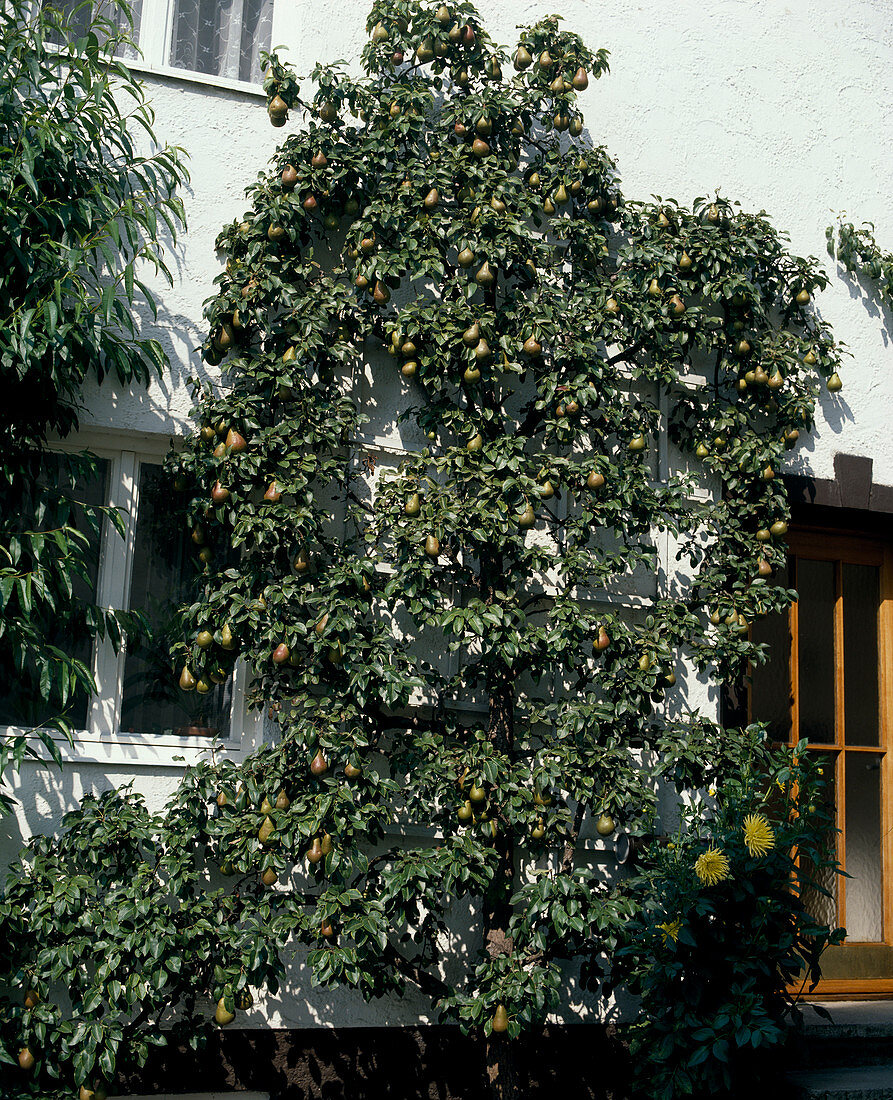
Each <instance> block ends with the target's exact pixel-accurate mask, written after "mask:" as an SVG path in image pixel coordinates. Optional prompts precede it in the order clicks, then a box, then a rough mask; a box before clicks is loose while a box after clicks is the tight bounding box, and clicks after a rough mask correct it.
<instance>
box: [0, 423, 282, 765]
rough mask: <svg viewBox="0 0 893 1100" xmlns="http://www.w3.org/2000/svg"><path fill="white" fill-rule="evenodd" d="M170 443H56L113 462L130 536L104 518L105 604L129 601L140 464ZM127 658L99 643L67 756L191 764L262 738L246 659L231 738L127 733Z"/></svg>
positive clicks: (238, 675) (120, 438)
mask: <svg viewBox="0 0 893 1100" xmlns="http://www.w3.org/2000/svg"><path fill="white" fill-rule="evenodd" d="M170 441H171V437H170V436H158V435H152V434H149V433H145V434H142V433H136V432H129V433H121V432H102V433H100V432H95V433H94V432H89V433H88V432H82V433H81V434H79V435H76V436H70V437H68V438H67V439H65V440H61V441H58V442H54V443H52V444H51V446H52V448H53V450H57V451H62V452H68V453H72V452H73V453H77V452H80V451H84V450H89V451H90V453H91V454H94V455H95V456H96V457H97V458H101V459H105V460H106V461H107V462H108V463H109V467H108V486H109V490H108V499H107V500H106V503H107V504H110V505H112V506H113V507H116V508H118V509H120V513H121V515H122V516H123V517H124V519H125V524H126V526H125V535H124V537H123V538H122V537H121V535H120V534H119V532H118V531H117V529H116V528H115V526H114V524H112V523H111V522H110V521H108V520H106V521H105V522H104V523H103V529H102V534H101V540H100V550H99V573H98V578H97V586H96V597H95V599H96V603H97V604H98V605H99V606H100V607H120V608H126V607H127V600H128V597H129V593H130V581H131V576H132V573H133V557H134V548H135V545H136V524H137V516H138V510H139V480H140V467H141V465H142V464H143V463H148V464H152V465H158V464H160V463H161V462H162V461H163V459H164V456H165V455H166V454H167V452H168V450H169V449H170ZM126 657H127V653H126V650H125V649H124V648H123V647H122V649H121V650H120V651H118V652H116V651H115V647H114V645H113V643H112V642H111V640H110V639H109V638H102V639H96V641H95V642H94V645H93V676H94V679H95V681H96V693H95V694H94V695H92V696H91V699H90V702H89V705H88V710H87V728H86V729H82V730H75V731H74V743H73V744H70V743H69V742H68V740H67V739H66V738H65V737H64V736H63V735H62V734H59V733H56V732H55V731H54V732H53V734H52V736H53V740H54V741H56V742H57V744H58V747H59V751H60V753H61V756H62V759H63V761H67V762H75V763H77V762H81V763H101V764H128V765H133V764H147V765H151V766H153V767H164V768H184V767H185V766H186V765H188V764H196V763H198V762H200V761H201V760H207V759H210V758H212V757H216V758H218V759H219V758H221V757H223V756H226V757H227V758H230V759H236V760H238V759H241V758H243V757H244V756H246V755H248V753H250V752H252V751H253V750H254V749H256V748H257V747H258V746H259V745H260V744H261V742H262V740H263V725H264V723H263V713H262V712H257V713H253V714H252V713H249V712H248V706H247V692H248V686H249V681H250V679H251V676H250V670H249V669H248V667H247V665H246V664H245V662H244V661H237V662H236V664H235V667H234V670H233V689H232V704H231V708H230V728H229V734H228V736H227V737H226V738H204V737H185V736H177V735H175V734H168V733H163V734H159V733H128V732H124V731H122V730H121V729H120V728H119V723H120V717H121V704H122V700H123V690H124V663H125V660H126ZM0 728H3V729H5V732H6V733H8V734H17V733H18V734H21V733H25V732H26V731H25V730H24V729H22V728H20V727H11V726H8V727H0ZM38 751H39V750H38Z"/></svg>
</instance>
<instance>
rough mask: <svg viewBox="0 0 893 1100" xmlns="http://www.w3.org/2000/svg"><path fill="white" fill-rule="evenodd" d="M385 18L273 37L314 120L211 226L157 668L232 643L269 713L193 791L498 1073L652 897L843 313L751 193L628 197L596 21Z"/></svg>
mask: <svg viewBox="0 0 893 1100" xmlns="http://www.w3.org/2000/svg"><path fill="white" fill-rule="evenodd" d="M368 31H369V40H368V42H367V44H366V46H365V48H364V50H363V54H362V67H363V74H364V75H362V76H360V77H359V78H355V77H353V76H351V75H349V73H348V71H347V70H346V68H345V67H344V66H342V65H340V64H334V65H322V64H321V65H318V66H317V67H316V68H315V70H314V71H313V73H312V74H311V77H310V81H309V84H308V83H307V82H305V81H304V80H301V81H299V80H298V78H297V77H296V76H295V74H294V73H293V72H292V70H291V69H290V68H289V67H288V66H287V65H286V64H285V63H284V62H283V61H282V60H281V58H280V57H279V56H278V55H277V54H272V55H270V56H269V57H267V59H266V69H265V73H266V77H265V84H264V87H265V90H266V92H267V95H268V111H269V117H270V121H271V123H272V124H273V126H274V127H276V128H280V127H283V128H284V127H286V126H287V125H289V124H291V127H290V129H289V130H288V133H287V135H286V136H285V137H284V140H283V141H282V142H281V144H280V145H279V146H278V148H277V149H276V150H275V153H274V155H273V159H272V162H271V166H270V168H269V169H267V170H265V171H263V172H262V173H261V174H260V176H259V177H258V180H257V182H256V183H255V184H253V185H252V186H251V188H250V189H249V192H248V197H249V200H250V208H249V209H248V211H247V212H246V213H245V215H244V217H242V218H240V219H238V220H237V221H235V222H233V223H232V224H230V225H227V226H226V227H225V228H224V229H223V231H222V232H221V234H220V237H219V240H218V246H219V249H220V251H221V253H222V254H223V256H224V257H225V267H224V269H223V270H222V271H221V273H220V275H219V276H218V277H217V279H216V281H215V292H214V294H213V296H212V297H211V298H209V300H208V301H207V303H206V317H207V322H208V337H207V340H206V342H205V343H204V345H203V347H202V355H203V357H204V359H205V361H206V362H207V363H208V364H210V365H213V366H218V365H219V366H220V368H221V371H222V381H221V383H220V384H219V385H212V384H211V383H209V382H202V383H197V384H196V385H197V391H196V392H197V398H196V419H197V426H196V432H195V435H194V437H193V438H191V439H189V440H188V441H187V444H186V446H185V448H184V449H183V450H182V451H181V452H180V453H178V454H177V456H176V457H175V459H174V460H173V465H174V466H175V468H176V473H177V477H178V478H179V484H180V485H181V486H183V487H185V490H186V492H185V496H184V499H185V501H186V504H185V507H186V508H187V510H188V511H189V517H190V518H189V523H190V528H191V530H192V532H193V537H194V539H195V540H196V542H198V543H200V544H201V545H203V546H204V547H207V548H208V550H209V552H208V553H207V554H205V561H204V564H203V570H202V572H201V575H200V578H199V586H198V591H197V595H196V599H195V602H194V603H193V604H192V605H191V606H189V607H188V608H186V609H184V613H183V625H184V636H183V641H182V643H181V644H180V646H179V648H178V649H177V652H176V654H175V657H176V671H175V672H174V676H175V677H176V678H177V679H178V680H179V683H180V686H181V687H182V688H183V689H184V690H191V689H193V688H194V687H195V686H196V685H199V686H201V685H204V689H207V688H208V687H209V685H211V684H213V683H214V682H220V681H222V680H223V679H225V678H226V677H227V676H228V675H229V674H230V673H231V670H232V668H233V665H234V662H235V661H236V660H237V659H239V660H242V661H244V662H246V663H247V664H248V666H249V667H250V669H251V671H252V674H253V688H252V701H253V703H254V705H255V706H257V707H262V708H264V709H265V710H266V711H267V712H268V714H269V717H270V720H271V723H272V726H273V727H274V732H275V735H274V736H273V737H272V738H271V740H270V743H269V744H266V745H265V746H264V747H263V748H262V749H261V750H260V751H258V752H257V753H255V754H254V755H252V756H251V757H249V758H248V759H247V760H246V761H245V762H244V763H242V764H240V765H238V766H235V765H227V766H225V767H221V768H216V769H215V768H210V767H208V768H204V769H198V770H197V771H194V772H192V773H190V775H189V776H188V777H187V780H186V786H185V787H184V791H183V792H182V793H181V796H180V797H181V800H182V806H181V812H182V814H185V815H189V814H191V815H192V817H191V820H192V825H191V826H190V827H191V829H192V830H193V833H194V835H195V836H196V837H198V838H200V839H201V841H202V843H203V844H204V845H205V846H206V850H207V852H208V853H209V856H210V858H211V859H212V860H213V861H215V862H216V863H217V864H218V865H219V866H220V867H221V868H222V869H223V870H224V871H225V872H226V873H227V874H229V875H232V876H234V878H233V881H234V882H235V883H237V884H238V886H237V888H238V890H239V891H240V892H241V895H242V896H244V895H245V893H246V892H252V891H253V892H254V893H255V894H256V896H257V898H258V905H259V906H261V907H262V912H263V913H264V914H266V916H267V918H268V923H267V926H266V927H267V929H268V932H269V936H270V940H271V942H275V943H278V944H281V943H284V942H286V941H288V940H297V941H298V942H300V943H303V944H304V945H306V947H307V949H308V953H307V956H306V959H307V965H308V967H309V969H310V972H311V973H312V977H313V980H314V981H315V982H316V983H319V984H323V985H336V984H343V985H347V986H350V987H353V988H355V989H357V990H359V991H360V992H361V993H362V994H363V995H364V996H365V997H367V998H375V997H380V996H383V995H385V994H400V993H402V992H403V991H404V990H405V989H406V988H407V987H408V986H411V987H414V988H416V989H417V990H419V991H420V992H421V993H422V994H423V995H424V996H426V997H428V998H430V1000H431V1003H432V1011H433V1012H435V1013H436V1014H437V1015H439V1017H441V1018H444V1019H447V1020H453V1021H458V1022H459V1023H460V1024H461V1025H462V1026H463V1027H465V1028H467V1029H469V1030H473V1031H476V1032H477V1034H479V1035H481V1036H482V1037H484V1038H485V1040H486V1044H487V1060H488V1065H489V1071H490V1080H491V1083H492V1088H493V1094H494V1095H495V1096H499V1097H503V1098H509V1097H516V1096H519V1095H520V1091H519V1090H520V1085H519V1082H518V1080H517V1075H516V1072H515V1068H514V1061H513V1055H512V1050H513V1041H514V1040H516V1039H517V1038H518V1036H519V1035H520V1034H521V1033H522V1032H525V1031H528V1030H530V1029H535V1028H538V1027H540V1026H541V1025H542V1023H543V1022H544V1020H545V1019H546V1017H547V1015H548V1014H549V1013H550V1012H551V1011H553V1010H554V1009H555V1008H556V1006H557V1005H558V1004H559V1002H560V1001H561V999H562V998H563V997H566V996H567V994H568V990H569V986H568V979H567V977H566V975H567V973H568V970H567V967H566V965H565V964H567V963H571V964H573V963H580V962H584V963H585V965H586V972H587V974H588V982H589V985H590V986H591V988H593V989H594V990H596V991H598V990H599V989H600V988H601V986H600V984H599V975H600V973H602V972H603V971H606V969H607V968H609V966H610V959H611V956H612V953H613V951H614V949H615V946H616V943H617V940H618V936H620V934H621V933H622V929H623V926H624V924H625V922H626V921H627V919H628V918H629V917H630V914H631V913H632V912H633V910H634V909H635V907H636V905H637V902H636V899H635V896H634V894H633V892H632V891H631V889H630V888H629V887H628V885H627V884H626V883H625V881H624V880H623V878H622V877H621V878H617V877H614V878H612V877H610V876H606V875H605V874H604V873H603V872H600V871H599V870H598V869H597V863H598V859H597V856H598V853H599V851H601V850H602V849H603V848H605V846H606V845H610V844H611V841H612V839H613V838H616V836H617V835H618V831H619V830H622V831H623V832H624V833H625V834H627V836H638V837H642V838H647V837H648V836H651V835H653V834H654V833H655V832H657V831H659V828H658V825H657V824H656V810H657V794H656V790H657V785H658V782H659V781H660V780H661V779H663V780H664V781H666V782H669V783H670V784H672V785H675V786H676V787H677V788H678V789H679V790H683V789H686V788H697V787H700V786H702V785H705V784H708V783H711V782H714V783H715V782H720V781H721V778H722V776H723V773H724V769H728V768H731V767H733V766H734V761H736V760H737V759H738V755H737V753H736V750H737V748H740V744H741V743H742V742H741V741H740V736H739V735H738V734H736V732H735V731H733V730H723V728H722V727H721V725H720V724H719V723H718V722H717V721H716V720H715V715H711V714H709V713H708V714H704V713H698V712H697V711H695V710H693V709H691V708H689V707H688V706H687V705H686V694H685V692H686V686H685V685H686V684H690V683H691V682H692V681H693V679H694V677H695V674H696V672H697V671H700V672H702V673H706V674H707V675H708V676H709V677H710V678H711V679H712V681H713V682H714V683H716V684H722V683H724V682H728V681H733V680H737V679H739V678H740V677H741V675H742V674H743V673H744V672H746V670H747V667H748V664H749V662H751V661H752V660H754V659H759V658H760V657H761V656H762V650H761V649H760V647H758V646H756V645H755V644H754V643H753V642H752V641H751V639H750V636H749V627H750V624H751V623H752V622H753V621H754V620H755V619H757V618H758V617H760V616H763V615H767V614H770V613H772V612H777V611H780V610H783V609H784V608H785V607H787V606H788V604H789V603H790V601H791V599H792V598H793V595H792V593H790V592H789V591H788V590H787V589H786V588H785V587H784V585H783V584H782V583H781V582H779V581H778V580H777V579H776V578H777V573H776V571H777V570H778V569H779V567H780V566H781V565H782V564H783V562H784V558H785V545H784V535H785V532H786V530H787V519H788V506H787V503H786V498H785V493H784V488H783V485H782V481H781V478H780V476H779V474H780V468H781V463H782V456H783V454H784V452H785V450H786V449H787V448H790V447H792V446H795V445H796V442H797V440H798V437H799V434H800V433H801V432H802V431H804V430H805V429H807V428H808V427H809V426H810V424H811V421H812V416H813V410H814V403H815V399H816V396H817V393H818V389H819V384H820V382H821V380H822V379H825V380H827V384H828V387H829V389H831V390H832V391H833V390H836V389H837V388H838V382H839V376H838V375H837V368H838V365H839V359H840V350H839V348H838V346H837V344H836V343H835V340H834V338H833V335H832V333H831V332H830V330H829V328H828V326H827V324H826V323H825V322H824V321H823V320H822V319H821V317H820V316H819V314H818V313H817V312H816V311H815V309H814V307H813V296H814V294H815V293H816V291H818V290H820V289H821V288H822V287H823V286H824V285H825V283H826V277H825V275H824V274H823V272H822V270H821V268H820V266H819V264H818V262H817V261H816V260H815V259H812V258H801V257H798V256H796V255H793V254H792V253H791V251H790V249H789V247H788V245H787V242H786V239H785V237H784V236H783V234H781V233H780V232H778V231H777V230H776V229H775V228H774V227H773V226H772V224H771V222H770V221H769V220H768V218H767V216H766V215H765V213H763V212H758V213H748V212H747V211H745V210H743V209H742V208H741V207H740V206H739V205H738V204H736V203H734V202H733V201H731V200H728V199H726V198H723V197H721V196H720V195H712V196H706V197H700V198H696V199H695V200H694V201H693V203H692V204H691V205H690V206H686V205H683V204H681V203H679V202H676V201H675V200H670V199H668V200H662V199H656V200H653V201H648V202H638V201H632V200H629V199H627V198H625V197H624V195H623V193H622V191H621V188H620V182H619V177H618V173H617V169H616V166H615V164H614V161H613V160H612V158H611V157H610V155H609V154H608V152H607V151H606V150H605V149H604V148H603V147H602V146H600V145H599V144H598V143H597V141H596V140H594V138H593V135H592V133H591V131H590V130H587V129H586V126H585V123H584V119H583V116H582V113H581V109H580V104H581V93H583V92H584V91H586V89H587V88H588V86H589V85H590V84H591V83H592V82H593V81H595V80H596V79H597V78H599V77H601V76H603V75H604V74H605V73H606V72H607V69H608V58H607V55H606V53H605V51H603V50H598V51H593V50H591V49H589V48H588V47H587V46H586V45H585V44H584V43H583V42H582V41H581V39H580V38H579V37H578V36H577V35H575V34H573V33H571V32H569V31H567V30H565V29H563V28H562V26H561V24H560V22H559V20H558V18H557V17H548V18H545V19H543V20H541V21H540V22H538V23H537V24H536V25H534V26H531V27H528V28H526V29H523V30H522V31H521V34H520V37H519V41H518V43H517V44H516V45H515V46H514V47H513V48H512V49H511V50H510V51H507V50H506V49H504V48H502V47H500V46H498V45H497V44H495V43H494V42H493V41H492V40H491V38H490V37H489V35H488V34H487V32H486V30H485V28H484V26H483V24H482V22H481V20H480V18H479V16H478V14H477V12H476V11H475V9H474V8H473V7H472V5H471V4H470V3H467V2H465V0H460V2H454V3H451V4H441V5H439V6H438V5H435V4H427V3H423V2H421V0H389V2H387V3H385V2H383V0H378V2H376V3H374V4H373V6H372V10H371V12H370V15H369V20H368ZM364 387H365V388H364ZM369 387H371V389H370V388H369ZM364 395H365V396H364ZM395 395H399V398H395ZM392 403H393V404H394V405H395V407H393V409H392V410H391V411H392V412H393V416H394V419H395V424H393V425H391V429H390V430H391V432H392V435H393V433H394V432H398V433H400V434H401V436H402V438H403V440H404V441H405V445H404V447H403V449H402V451H401V452H400V453H399V454H396V455H395V454H394V453H393V449H391V450H389V449H388V447H387V446H383V445H381V444H380V440H379V441H378V442H376V439H375V438H374V433H371V432H366V433H365V434H364V425H366V424H367V423H369V418H370V417H372V416H377V417H379V418H380V415H381V410H382V406H383V405H384V406H385V407H386V409H391V405H392ZM668 547H669V548H670V549H669V551H668V550H667V548H668ZM677 572H678V573H679V576H676V573H677ZM661 573H662V574H664V575H666V574H669V578H668V579H667V578H666V576H664V577H663V578H659V579H658V580H657V581H655V579H654V578H656V577H659V574H661ZM643 593H644V596H643ZM646 846H647V845H646ZM463 908H464V910H465V914H464V917H463V919H465V920H467V919H468V918H469V915H470V919H471V921H472V927H473V931H472V933H471V934H470V935H471V939H470V941H467V942H466V943H465V946H464V948H463V950H461V951H460V950H459V949H458V948H457V947H456V938H455V934H454V925H455V922H456V921H457V920H458V919H459V915H460V910H461V909H463ZM600 968H601V969H600ZM219 992H220V991H219V990H216V989H215V991H214V992H213V994H212V995H213V996H214V997H215V998H216V997H217V996H218V995H219Z"/></svg>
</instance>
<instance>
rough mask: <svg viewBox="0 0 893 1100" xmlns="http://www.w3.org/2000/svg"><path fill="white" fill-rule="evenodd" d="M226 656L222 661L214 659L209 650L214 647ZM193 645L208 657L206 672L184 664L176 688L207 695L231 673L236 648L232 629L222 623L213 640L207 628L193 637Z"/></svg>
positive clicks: (227, 624) (211, 633)
mask: <svg viewBox="0 0 893 1100" xmlns="http://www.w3.org/2000/svg"><path fill="white" fill-rule="evenodd" d="M215 644H216V645H217V646H219V648H220V649H222V650H223V651H224V653H226V654H227V657H225V658H224V659H223V660H221V659H219V658H216V657H214V655H213V654H212V653H211V650H212V649H213V647H214V646H215ZM195 645H196V646H197V647H198V649H199V650H201V651H202V652H203V653H205V654H206V655H207V657H208V670H207V671H206V672H199V674H198V676H196V670H195V669H194V668H192V667H190V665H188V664H186V665H184V666H183V667H182V668H181V669H180V675H179V677H178V679H177V686H178V687H179V688H180V690H181V691H186V692H190V691H195V692H197V693H198V694H199V695H208V694H209V693H210V692H212V691H213V690H214V687H215V686H216V685H218V684H222V683H223V682H224V681H225V680H226V678H227V677H228V676H229V674H230V672H231V671H232V661H233V659H234V655H235V650H236V648H237V646H238V643H237V642H236V638H235V635H234V634H233V630H232V627H231V626H230V624H229V623H224V624H223V626H222V627H221V628H220V631H219V632H218V634H217V637H216V638H215V636H214V633H213V632H212V631H211V630H209V629H208V628H207V627H204V628H203V629H201V630H200V631H199V632H198V633H197V634H196V636H195Z"/></svg>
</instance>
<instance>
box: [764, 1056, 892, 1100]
mask: <svg viewBox="0 0 893 1100" xmlns="http://www.w3.org/2000/svg"><path fill="white" fill-rule="evenodd" d="M785 1080H786V1082H787V1084H788V1085H789V1086H790V1095H791V1096H792V1098H793V1097H796V1100H893V1062H887V1063H884V1064H882V1065H874V1066H859V1067H856V1068H852V1069H850V1068H838V1069H833V1068H828V1067H826V1068H824V1069H810V1070H790V1071H789V1072H788V1073H787V1074H786V1076H785Z"/></svg>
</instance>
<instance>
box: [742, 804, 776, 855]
mask: <svg viewBox="0 0 893 1100" xmlns="http://www.w3.org/2000/svg"><path fill="white" fill-rule="evenodd" d="M744 845H745V847H746V848H747V850H748V852H750V854H751V855H752V856H764V855H765V854H766V853H767V852H768V851H770V850H771V849H772V848H774V847H775V833H773V832H772V826H771V825H770V824H769V822H768V821H767V820H766V819H765V817H763V815H762V814H748V815H747V817H745V819H744Z"/></svg>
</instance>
